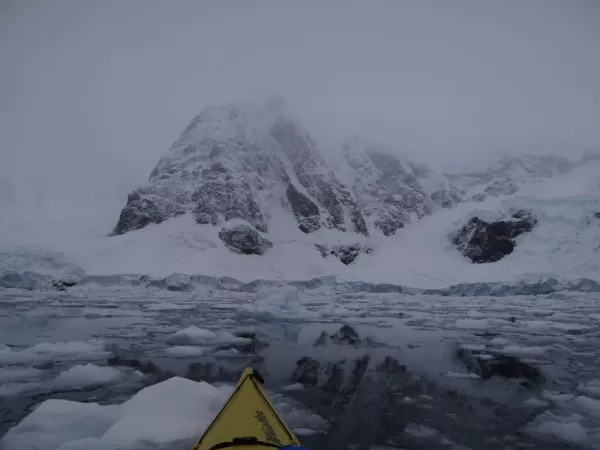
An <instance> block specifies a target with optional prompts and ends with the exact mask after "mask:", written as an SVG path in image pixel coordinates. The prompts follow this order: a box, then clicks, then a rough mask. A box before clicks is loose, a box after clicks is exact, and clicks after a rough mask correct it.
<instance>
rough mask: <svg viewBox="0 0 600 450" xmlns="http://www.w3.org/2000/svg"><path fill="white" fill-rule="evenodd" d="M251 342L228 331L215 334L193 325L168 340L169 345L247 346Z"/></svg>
mask: <svg viewBox="0 0 600 450" xmlns="http://www.w3.org/2000/svg"><path fill="white" fill-rule="evenodd" d="M251 341H252V340H251V339H249V338H244V337H237V336H234V335H233V334H231V333H230V332H229V331H220V332H219V333H218V334H217V333H214V332H212V331H210V330H205V329H203V328H198V327H197V326H195V325H191V326H189V327H187V328H185V329H183V330H180V331H178V332H176V333H175V334H173V335H172V336H171V337H170V338H169V342H170V343H172V344H179V345H227V344H231V345H235V344H249V343H250V342H251Z"/></svg>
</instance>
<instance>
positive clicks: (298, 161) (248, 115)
mask: <svg viewBox="0 0 600 450" xmlns="http://www.w3.org/2000/svg"><path fill="white" fill-rule="evenodd" d="M277 210H283V211H284V213H286V212H287V213H290V214H293V216H294V217H295V219H296V221H297V223H298V227H299V228H300V229H301V230H302V231H304V232H305V233H311V232H314V231H316V230H318V229H320V228H333V229H338V230H342V231H353V232H356V233H360V234H363V235H367V234H368V231H367V227H366V224H365V221H364V219H363V216H362V213H361V211H360V209H359V207H358V205H357V204H356V202H355V200H354V199H353V197H352V195H351V194H350V192H349V190H348V189H347V188H346V187H345V186H344V185H343V184H342V183H341V182H340V181H339V180H338V179H337V178H336V176H335V174H334V173H333V172H331V171H330V170H328V169H327V168H326V167H325V164H324V162H323V160H322V158H321V156H320V154H319V152H318V150H317V148H316V145H315V143H314V142H313V141H312V139H311V138H310V136H309V134H308V132H307V131H306V130H305V129H304V128H303V127H302V125H301V124H300V123H299V122H298V121H297V120H296V119H295V118H294V117H293V115H292V114H291V113H290V112H289V111H288V108H287V107H286V105H285V102H284V101H283V99H281V98H279V97H273V98H270V99H268V100H265V101H264V102H256V103H244V104H236V105H229V106H223V107H210V108H206V109H204V110H203V111H202V112H201V113H200V114H199V115H198V116H196V117H195V118H194V119H193V120H192V122H191V123H190V124H189V125H188V127H187V128H186V129H185V130H184V132H183V133H182V134H181V136H180V138H179V139H178V140H177V141H176V142H175V143H174V144H173V145H172V147H171V149H170V150H169V151H168V152H167V154H166V155H165V156H164V157H163V158H161V160H160V161H159V162H158V164H157V165H156V167H155V168H154V170H153V171H152V173H151V175H150V179H149V181H148V184H147V185H145V186H142V187H140V188H138V189H136V190H135V191H134V192H132V193H131V194H130V195H129V197H128V199H127V204H126V206H125V208H124V209H123V210H122V212H121V215H120V217H119V221H118V223H117V225H116V226H115V229H114V231H113V233H114V234H123V233H126V232H128V231H132V230H136V229H140V228H143V227H145V226H146V225H148V224H152V223H160V222H162V221H164V220H167V219H169V218H170V217H174V216H177V215H180V214H184V213H187V212H191V213H192V214H193V215H194V218H195V220H196V222H197V223H198V224H212V225H219V224H223V223H225V222H227V221H229V220H231V219H242V220H245V221H246V222H248V223H249V224H250V225H252V226H253V227H254V228H256V229H257V230H259V231H261V232H268V231H269V227H270V225H271V222H272V219H273V215H274V214H275V213H276V211H277Z"/></svg>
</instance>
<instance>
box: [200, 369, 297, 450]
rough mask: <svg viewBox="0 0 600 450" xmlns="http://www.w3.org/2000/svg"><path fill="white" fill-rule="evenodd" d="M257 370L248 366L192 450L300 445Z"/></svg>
mask: <svg viewBox="0 0 600 450" xmlns="http://www.w3.org/2000/svg"><path fill="white" fill-rule="evenodd" d="M262 383H263V380H262V377H261V376H260V375H259V374H258V372H256V371H254V370H253V369H251V368H247V369H245V370H244V372H243V373H242V376H241V377H240V379H239V381H238V383H237V385H236V387H235V390H234V391H233V394H231V396H230V397H229V399H228V400H227V403H225V406H224V407H223V408H222V409H221V411H220V412H219V414H217V417H216V418H215V419H214V420H213V421H212V423H211V424H210V425H209V426H208V428H207V429H206V431H205V432H204V435H203V436H202V437H201V438H200V440H199V441H198V443H197V444H196V445H195V446H194V447H193V449H192V450H219V449H224V448H231V447H253V448H259V447H262V448H270V449H272V448H280V447H283V446H287V445H300V441H299V440H298V438H297V437H296V436H295V435H294V433H293V432H292V430H290V429H289V427H288V426H287V425H286V424H285V423H284V422H283V420H282V419H281V418H280V417H279V415H278V414H277V411H276V410H275V408H274V407H273V405H272V404H271V402H270V400H269V399H268V397H267V395H266V394H265V392H264V390H263V388H262V386H261V384H262Z"/></svg>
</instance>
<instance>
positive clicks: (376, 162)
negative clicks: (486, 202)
mask: <svg viewBox="0 0 600 450" xmlns="http://www.w3.org/2000/svg"><path fill="white" fill-rule="evenodd" d="M342 147H343V154H344V158H345V161H346V163H347V164H348V166H349V168H350V170H349V179H348V180H347V181H348V183H349V184H350V186H351V187H352V190H353V192H354V194H355V196H356V198H357V200H358V203H359V205H360V207H361V208H362V210H363V212H364V214H365V216H366V217H367V219H368V221H369V222H370V224H372V226H373V227H374V228H376V229H378V230H380V231H381V232H382V233H383V234H385V235H386V236H389V235H392V234H394V233H395V232H396V231H397V230H398V229H400V228H402V227H403V226H404V225H405V224H406V223H409V222H411V221H413V220H418V219H421V218H423V217H424V216H427V215H430V214H432V213H433V212H434V211H435V210H436V209H440V208H450V207H452V206H453V205H454V204H455V203H456V202H458V201H460V196H459V192H458V190H457V189H456V188H455V187H454V186H453V185H452V183H451V182H450V181H449V180H448V179H447V178H446V177H445V176H444V175H442V174H438V173H435V172H434V171H433V170H431V169H430V168H429V167H428V166H426V165H423V164H417V163H415V162H413V161H411V160H410V159H409V158H408V157H403V156H402V155H401V153H400V152H399V151H398V150H397V149H395V148H393V147H391V146H389V145H386V144H383V143H380V142H375V141H370V140H368V139H365V138H362V137H358V136H353V137H351V138H348V139H346V140H345V141H344V143H343V145H342Z"/></svg>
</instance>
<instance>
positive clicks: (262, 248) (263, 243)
mask: <svg viewBox="0 0 600 450" xmlns="http://www.w3.org/2000/svg"><path fill="white" fill-rule="evenodd" d="M219 239H221V240H222V241H223V242H224V243H225V244H226V245H227V247H228V248H229V249H231V250H232V251H234V252H236V253H241V254H244V255H262V254H264V253H265V252H266V251H267V250H268V249H269V248H271V247H273V243H272V242H271V241H269V240H267V239H265V238H263V237H262V236H261V235H260V234H259V233H258V231H256V230H255V229H254V228H252V227H251V226H249V225H245V224H241V225H236V226H234V227H232V228H223V229H222V230H221V231H219Z"/></svg>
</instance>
